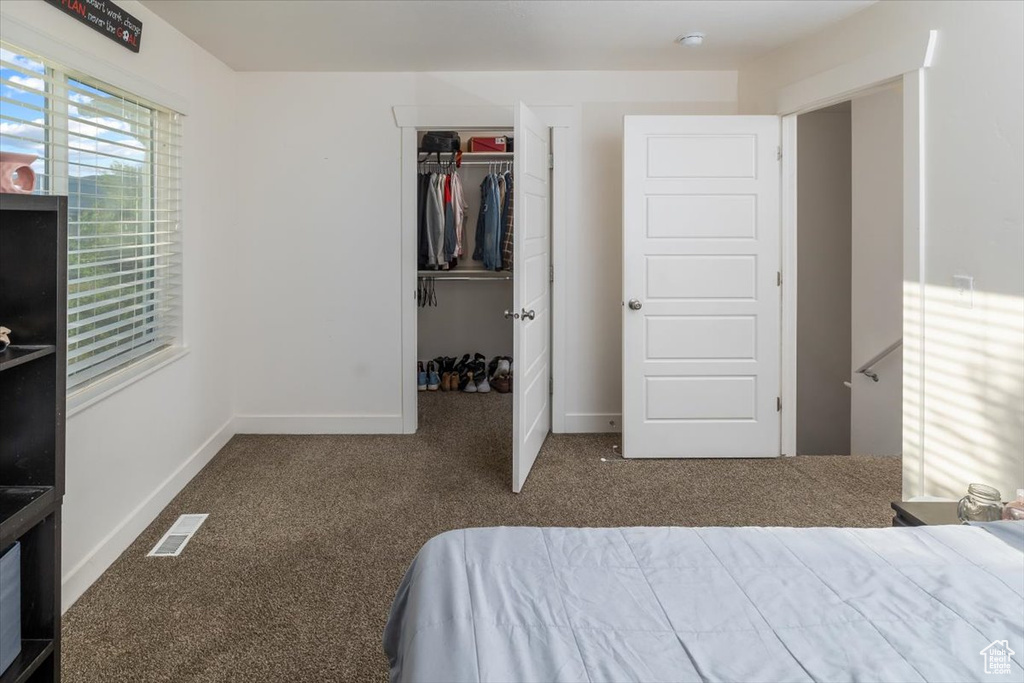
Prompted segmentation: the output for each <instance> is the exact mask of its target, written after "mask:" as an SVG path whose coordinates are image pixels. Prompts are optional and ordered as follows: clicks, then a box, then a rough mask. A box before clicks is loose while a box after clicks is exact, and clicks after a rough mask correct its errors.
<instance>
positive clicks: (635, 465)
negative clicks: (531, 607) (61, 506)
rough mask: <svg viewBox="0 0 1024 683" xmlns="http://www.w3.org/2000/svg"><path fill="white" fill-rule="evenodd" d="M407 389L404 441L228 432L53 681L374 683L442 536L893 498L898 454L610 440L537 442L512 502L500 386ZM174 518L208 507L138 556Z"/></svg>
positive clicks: (799, 515) (71, 616) (124, 560)
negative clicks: (412, 418) (653, 455)
mask: <svg viewBox="0 0 1024 683" xmlns="http://www.w3.org/2000/svg"><path fill="white" fill-rule="evenodd" d="M421 396H422V400H421V401H420V432H419V434H417V435H415V436H257V435H239V436H236V437H235V438H233V439H232V440H231V441H230V443H228V445H227V446H225V447H224V449H223V450H222V451H221V452H220V453H219V454H218V455H217V456H216V457H215V458H214V459H213V460H212V461H211V462H210V464H209V465H208V466H207V467H206V468H205V469H204V470H203V471H202V472H201V473H200V474H199V475H198V476H197V477H196V478H195V479H194V480H193V481H192V482H191V483H190V484H189V485H188V486H187V487H186V488H185V489H184V490H183V491H182V492H181V494H180V495H178V496H177V497H176V498H175V499H174V501H173V502H172V503H171V504H170V505H169V506H168V507H167V509H166V510H164V511H163V513H161V515H160V516H159V518H158V519H157V520H156V521H155V522H154V523H153V524H152V525H151V526H150V527H149V528H148V529H147V530H146V531H145V532H144V533H143V534H142V535H141V536H140V537H139V539H138V540H137V541H136V542H135V543H134V544H133V545H132V546H131V547H130V548H129V549H128V550H127V551H126V552H125V553H124V554H123V555H122V556H121V557H120V558H119V559H118V560H117V562H115V563H114V565H113V566H112V567H111V568H110V569H109V570H108V571H107V572H106V573H105V574H104V575H103V577H102V578H100V580H99V581H97V582H96V584H95V585H93V586H92V587H91V588H90V589H89V590H88V591H87V592H86V593H85V595H83V596H82V598H81V599H80V600H79V601H78V602H77V603H76V604H75V605H74V606H73V607H72V608H71V609H70V610H68V612H67V614H66V615H65V620H64V662H63V674H64V677H65V681H67V683H79V682H84V681H88V682H93V681H103V682H104V683H107V682H112V681H126V682H128V681H130V682H132V683H142V682H145V683H148V682H151V681H154V682H155V681H173V682H174V683H182V682H187V681H246V682H250V683H256V682H261V681H273V682H275V683H277V682H280V681H289V682H296V681H311V682H312V681H317V682H319V681H384V680H386V678H387V661H386V659H385V657H384V655H383V652H382V649H381V634H382V631H383V628H384V623H385V620H386V619H387V613H388V607H389V605H390V603H391V599H392V597H393V595H394V591H395V588H396V587H397V585H398V582H399V581H400V579H401V578H402V574H403V573H404V571H405V568H406V566H407V565H408V564H409V562H410V561H411V560H412V558H413V556H414V555H415V553H416V551H417V550H418V549H419V548H420V546H421V545H422V544H423V543H424V542H425V541H426V540H427V539H429V538H430V537H432V536H434V535H435V534H437V533H440V532H442V531H445V530H448V529H454V528H459V527H469V526H496V525H538V526H634V525H682V526H708V525H729V526H732V525H785V526H886V525H888V524H889V523H890V510H889V509H888V503H889V501H891V500H896V499H898V498H899V497H900V478H901V474H900V460H899V459H898V458H881V457H880V458H872V457H853V456H845V457H844V456H821V457H797V458H780V459H776V460H659V461H624V460H621V459H618V458H617V456H616V454H615V453H614V452H613V451H612V446H613V445H614V444H616V443H618V436H617V435H612V434H609V435H558V436H552V437H551V438H549V439H548V442H547V444H546V445H545V447H544V450H543V451H542V452H541V455H540V457H539V458H538V460H537V464H536V465H535V466H534V469H533V473H532V474H531V475H530V479H529V480H528V481H527V485H526V489H525V491H524V492H523V493H522V494H519V495H516V494H513V493H511V491H510V486H511V464H510V457H511V444H510V438H511V437H510V434H511V399H510V397H509V396H507V395H505V396H502V395H498V394H490V395H486V396H476V395H462V394H436V395H435V394H429V395H421ZM602 457H605V458H610V459H612V460H611V461H610V462H602V461H601V458H602ZM187 512H193V513H195V512H207V513H210V517H209V519H208V520H207V521H206V524H205V525H204V526H203V527H202V528H201V529H200V531H199V533H198V534H197V535H196V536H195V537H194V538H193V540H192V542H191V543H190V544H189V545H188V547H187V548H186V549H185V551H184V553H183V554H182V555H181V557H178V558H147V557H145V554H146V553H147V552H148V551H149V549H150V548H151V547H152V546H153V545H154V544H155V543H156V541H157V540H158V539H159V538H160V536H161V535H162V534H163V533H164V532H165V531H166V529H167V527H168V526H169V525H170V524H171V523H172V522H173V521H174V519H175V518H176V517H177V516H178V515H179V514H182V513H187Z"/></svg>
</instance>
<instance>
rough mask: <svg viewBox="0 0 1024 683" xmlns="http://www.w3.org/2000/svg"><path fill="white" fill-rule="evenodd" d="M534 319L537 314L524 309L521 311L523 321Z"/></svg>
mask: <svg viewBox="0 0 1024 683" xmlns="http://www.w3.org/2000/svg"><path fill="white" fill-rule="evenodd" d="M536 317H537V314H536V313H534V312H533V311H528V310H526V309H525V308H524V309H523V320H533V319H534V318H536Z"/></svg>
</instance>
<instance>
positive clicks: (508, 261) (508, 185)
mask: <svg viewBox="0 0 1024 683" xmlns="http://www.w3.org/2000/svg"><path fill="white" fill-rule="evenodd" d="M514 185H515V183H514V182H513V180H512V172H511V171H509V172H508V173H507V174H506V176H505V210H504V212H503V220H502V231H501V267H502V268H504V269H505V270H512V261H513V255H514V253H515V252H514V251H513V249H512V226H513V225H514V224H515V223H514V220H515V219H514V217H513V214H514V205H515V202H514V201H513V197H514V196H515V195H514V194H513V187H514Z"/></svg>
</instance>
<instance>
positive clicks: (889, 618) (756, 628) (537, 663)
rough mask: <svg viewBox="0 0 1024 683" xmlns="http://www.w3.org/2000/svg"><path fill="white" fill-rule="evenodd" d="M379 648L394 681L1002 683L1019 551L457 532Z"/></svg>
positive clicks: (426, 561) (999, 543) (1013, 663)
mask: <svg viewBox="0 0 1024 683" xmlns="http://www.w3.org/2000/svg"><path fill="white" fill-rule="evenodd" d="M1008 524H1013V525H1016V528H1014V529H1013V531H1014V533H1016V532H1018V531H1019V532H1021V533H1024V528H1022V527H1021V525H1022V524H1024V523H1008ZM994 641H1007V643H1006V644H1004V645H1005V647H1008V648H1010V649H1011V650H1013V651H1015V652H1016V655H1015V656H1011V657H1010V671H1009V673H1008V674H999V675H993V674H986V673H985V668H984V667H985V666H986V659H985V658H986V656H987V655H983V654H982V650H983V649H984V648H986V646H988V645H989V644H990V643H993V642H994ZM999 647H1000V645H999V644H997V647H996V650H998V648H999ZM384 649H385V651H386V653H387V655H388V658H389V660H390V663H391V680H392V681H393V682H394V683H398V682H399V681H402V682H412V681H429V682H431V683H437V682H442V681H452V682H454V681H503V682H504V681H508V682H510V681H645V682H646V681H922V680H926V681H972V680H988V681H1014V682H1019V681H1022V680H1024V669H1022V668H1021V664H1020V662H1021V661H1024V554H1022V553H1021V552H1020V551H1019V550H1017V549H1015V548H1014V547H1012V546H1011V545H1009V544H1007V543H1005V542H1004V541H1003V540H1000V539H999V538H997V537H996V536H994V535H992V534H991V533H989V532H988V531H986V530H985V529H982V528H977V527H968V526H935V527H917V528H904V529H788V528H699V529H687V528H675V527H672V528H626V529H564V528H524V527H512V528H491V529H464V530H458V531H451V532H448V533H444V534H441V535H440V536H437V537H435V538H433V539H431V540H430V541H428V542H427V544H426V545H424V546H423V548H422V549H421V550H420V552H419V554H418V555H417V556H416V559H415V560H414V561H413V563H412V566H410V567H409V570H408V572H407V574H406V576H405V579H403V581H402V583H401V586H400V587H399V589H398V594H397V596H396V597H395V601H394V604H393V605H392V608H391V615H390V618H389V620H388V624H387V628H386V630H385V633H384ZM993 651H995V650H993ZM993 666H995V664H993Z"/></svg>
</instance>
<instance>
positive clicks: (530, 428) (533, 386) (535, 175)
mask: <svg viewBox="0 0 1024 683" xmlns="http://www.w3.org/2000/svg"><path fill="white" fill-rule="evenodd" d="M550 152H551V131H550V129H549V128H548V127H547V126H546V125H545V124H544V123H543V122H542V121H541V120H540V119H539V118H538V117H537V115H536V114H534V113H533V112H532V111H530V109H529V108H528V107H527V106H526V105H524V104H523V103H521V102H520V103H517V104H516V114H515V161H514V173H513V201H514V203H515V204H514V212H513V221H514V227H513V230H514V232H513V249H514V255H513V259H514V260H513V272H514V282H513V304H514V306H515V311H516V312H518V314H519V318H518V319H517V320H516V324H515V327H514V329H515V332H514V334H513V355H512V358H513V364H514V373H513V383H512V387H513V388H512V406H513V408H512V410H513V417H512V439H513V443H512V490H513V491H515V492H516V493H519V492H520V491H521V490H522V488H523V483H524V482H525V481H526V477H527V476H528V475H529V474H530V468H531V467H533V462H534V460H536V459H537V453H539V452H540V448H541V446H542V445H544V439H545V438H547V435H548V432H549V431H550V429H551V394H550V381H551V380H550V377H551V276H550V267H551V172H550V167H549V166H550V165H549V164H548V155H549V154H550Z"/></svg>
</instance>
